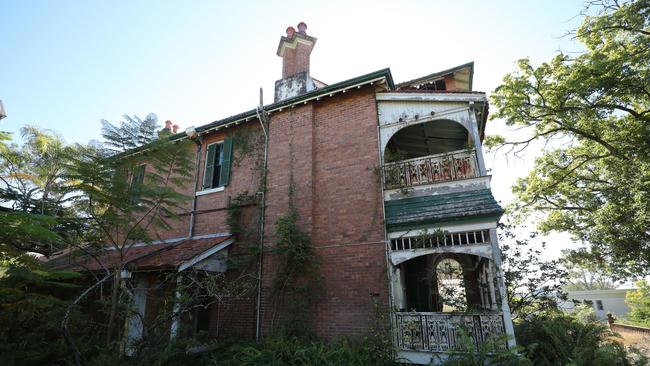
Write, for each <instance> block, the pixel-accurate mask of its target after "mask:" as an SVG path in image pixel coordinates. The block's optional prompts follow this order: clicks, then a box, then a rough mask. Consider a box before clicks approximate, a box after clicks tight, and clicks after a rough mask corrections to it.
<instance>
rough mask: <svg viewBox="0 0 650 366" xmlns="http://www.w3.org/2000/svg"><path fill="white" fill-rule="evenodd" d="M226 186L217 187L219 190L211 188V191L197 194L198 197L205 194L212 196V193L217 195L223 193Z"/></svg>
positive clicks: (205, 190)
mask: <svg viewBox="0 0 650 366" xmlns="http://www.w3.org/2000/svg"><path fill="white" fill-rule="evenodd" d="M224 188H226V187H224V186H221V187H217V188H210V189H204V190H202V191H198V192H196V195H197V196H203V195H204V194H210V193H215V192H223V190H224Z"/></svg>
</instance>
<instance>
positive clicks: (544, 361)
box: [515, 307, 648, 366]
mask: <svg viewBox="0 0 650 366" xmlns="http://www.w3.org/2000/svg"><path fill="white" fill-rule="evenodd" d="M515 332H516V334H517V341H518V342H519V344H520V345H522V353H523V354H524V355H525V356H526V357H527V358H528V359H530V360H531V361H532V362H533V363H534V364H535V365H544V366H545V365H549V366H550V365H576V366H609V365H647V364H648V363H647V359H645V358H644V357H641V356H640V355H633V354H630V355H628V354H627V352H626V350H625V347H624V346H623V344H622V342H621V341H620V339H618V338H617V337H615V336H614V335H613V334H612V333H611V332H610V331H609V329H608V328H607V325H606V324H605V323H602V322H599V321H598V320H597V319H596V317H595V315H594V313H593V310H592V309H591V308H590V307H577V309H576V311H575V312H574V313H573V314H566V313H563V312H560V311H557V310H551V311H546V312H542V313H539V314H536V315H535V316H533V317H531V318H530V319H528V320H527V321H525V322H521V323H519V324H517V326H516V329H515Z"/></svg>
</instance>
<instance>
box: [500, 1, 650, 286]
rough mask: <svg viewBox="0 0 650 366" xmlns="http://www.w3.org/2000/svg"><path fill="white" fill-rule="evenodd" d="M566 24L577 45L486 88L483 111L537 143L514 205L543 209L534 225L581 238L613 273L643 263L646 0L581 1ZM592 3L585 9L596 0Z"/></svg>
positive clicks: (647, 210)
mask: <svg viewBox="0 0 650 366" xmlns="http://www.w3.org/2000/svg"><path fill="white" fill-rule="evenodd" d="M589 4H590V5H591V6H592V7H591V8H590V9H589V11H590V12H592V13H593V10H599V12H598V13H597V14H596V15H593V16H586V17H585V18H584V22H583V24H582V26H581V27H580V28H579V29H578V30H577V31H576V32H575V36H576V38H577V40H579V41H580V42H582V43H583V44H584V46H585V47H586V51H585V52H584V53H581V54H579V55H578V56H575V57H572V56H569V55H565V54H559V55H557V56H556V57H554V58H553V59H552V60H551V61H550V62H545V63H542V64H541V65H539V66H537V67H535V66H533V65H532V64H531V63H530V61H529V60H528V59H523V60H520V61H519V62H518V70H517V71H516V72H514V73H511V74H508V75H506V76H505V77H504V79H503V82H502V84H501V86H499V87H498V88H497V89H496V90H495V91H494V93H493V95H492V103H493V104H494V105H495V106H496V107H497V112H496V113H495V114H493V115H492V118H502V119H505V121H506V124H507V125H509V126H515V127H518V128H524V129H525V130H527V131H529V132H530V135H531V137H530V138H526V139H523V140H513V139H510V138H507V139H506V140H503V139H502V138H500V137H497V138H492V139H490V140H489V142H490V143H489V144H488V145H490V144H491V146H496V147H511V148H512V149H523V148H525V147H526V146H528V144H529V143H530V142H531V141H535V140H537V141H542V142H545V143H546V144H547V149H546V151H545V152H544V154H543V155H542V156H541V157H540V158H538V159H537V160H536V162H535V167H534V169H533V170H532V171H531V172H530V173H529V174H528V176H527V177H525V178H523V179H521V180H519V181H518V182H517V184H516V185H515V187H514V188H513V191H514V192H515V194H516V195H517V197H518V203H517V205H516V207H515V209H516V212H520V213H523V214H526V213H530V212H533V211H536V212H543V213H545V214H546V215H545V218H544V220H543V221H542V222H541V223H540V226H539V227H540V229H541V230H543V231H544V232H548V231H551V230H558V231H566V232H569V233H571V234H573V236H574V238H575V239H577V240H585V241H586V242H588V243H589V246H588V248H586V249H584V250H583V254H585V255H588V256H590V257H591V260H592V261H593V262H595V263H598V264H599V265H600V266H601V267H603V268H605V267H607V268H609V269H610V270H611V271H612V272H615V273H616V274H618V275H619V276H621V277H625V276H628V275H630V274H632V275H637V276H641V275H647V274H649V273H650V272H649V271H650V251H648V250H647V248H648V245H649V243H650V231H648V230H647V228H648V227H650V185H649V184H648V182H650V144H648V141H650V83H649V82H648V80H650V63H648V60H649V59H650V1H649V0H635V1H627V2H620V1H609V0H604V1H602V2H590V3H589ZM598 5H600V6H599V9H595V8H596V6H598Z"/></svg>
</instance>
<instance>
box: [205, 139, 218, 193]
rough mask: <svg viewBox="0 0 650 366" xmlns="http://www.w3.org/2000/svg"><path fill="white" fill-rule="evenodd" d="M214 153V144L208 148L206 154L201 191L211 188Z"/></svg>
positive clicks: (215, 147) (215, 146)
mask: <svg viewBox="0 0 650 366" xmlns="http://www.w3.org/2000/svg"><path fill="white" fill-rule="evenodd" d="M216 151H217V145H216V144H212V145H210V146H208V152H207V155H206V157H205V170H204V173H203V189H208V188H212V176H213V174H214V156H215V152H216Z"/></svg>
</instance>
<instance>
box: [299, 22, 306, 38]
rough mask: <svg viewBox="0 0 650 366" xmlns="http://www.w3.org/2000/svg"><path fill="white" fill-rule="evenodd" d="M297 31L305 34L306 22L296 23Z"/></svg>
mask: <svg viewBox="0 0 650 366" xmlns="http://www.w3.org/2000/svg"><path fill="white" fill-rule="evenodd" d="M298 32H300V33H302V34H305V35H306V34H307V24H305V22H300V23H298Z"/></svg>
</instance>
